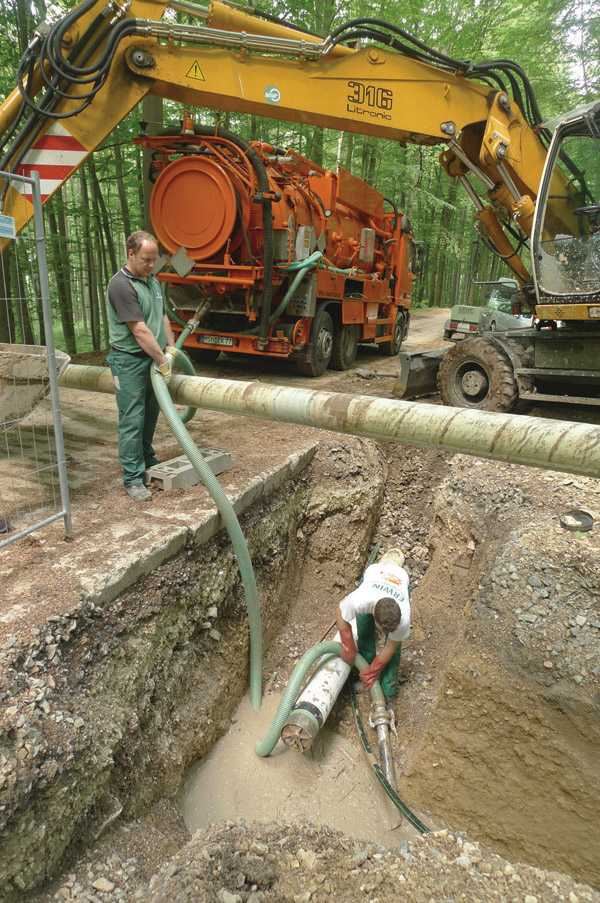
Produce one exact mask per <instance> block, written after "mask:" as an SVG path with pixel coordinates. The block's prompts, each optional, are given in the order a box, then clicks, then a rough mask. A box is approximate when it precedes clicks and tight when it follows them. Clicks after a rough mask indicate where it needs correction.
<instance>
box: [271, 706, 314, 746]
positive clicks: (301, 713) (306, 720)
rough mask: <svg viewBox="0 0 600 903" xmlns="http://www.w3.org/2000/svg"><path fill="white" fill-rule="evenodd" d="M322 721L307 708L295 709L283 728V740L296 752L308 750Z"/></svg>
mask: <svg viewBox="0 0 600 903" xmlns="http://www.w3.org/2000/svg"><path fill="white" fill-rule="evenodd" d="M321 724H322V721H321V723H319V720H318V719H317V718H316V717H315V716H314V715H313V714H312V713H311V712H308V711H306V710H305V709H295V710H294V711H293V712H290V715H289V718H288V719H287V721H286V722H285V724H284V725H283V728H282V729H281V740H282V742H283V743H285V745H286V746H287V747H288V749H292V750H294V752H301V753H303V752H306V751H307V750H309V749H310V748H311V746H312V743H313V740H314V739H315V737H316V736H317V734H318V733H319V730H320V729H321Z"/></svg>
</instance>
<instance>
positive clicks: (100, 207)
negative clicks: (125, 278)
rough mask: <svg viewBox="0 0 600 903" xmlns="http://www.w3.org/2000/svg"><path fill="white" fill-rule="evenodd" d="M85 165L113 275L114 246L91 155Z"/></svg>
mask: <svg viewBox="0 0 600 903" xmlns="http://www.w3.org/2000/svg"><path fill="white" fill-rule="evenodd" d="M87 163H88V170H89V174H90V183H91V186H92V196H93V199H94V213H95V216H96V220H97V222H98V230H100V229H101V230H102V232H103V233H104V237H105V240H106V249H107V251H108V256H109V259H110V268H111V271H112V272H113V273H116V272H117V269H118V263H117V256H116V254H115V244H114V241H113V237H112V232H111V229H110V224H109V222H108V213H107V210H106V204H105V203H104V198H103V197H102V192H101V191H100V183H99V182H98V173H97V171H96V164H95V162H94V156H93V154H92V155H90V156H89V157H88V161H87Z"/></svg>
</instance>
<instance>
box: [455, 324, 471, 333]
mask: <svg viewBox="0 0 600 903" xmlns="http://www.w3.org/2000/svg"><path fill="white" fill-rule="evenodd" d="M456 328H457V329H464V330H465V332H469V330H470V329H471V324H470V323H459V324H458V326H457V327H456Z"/></svg>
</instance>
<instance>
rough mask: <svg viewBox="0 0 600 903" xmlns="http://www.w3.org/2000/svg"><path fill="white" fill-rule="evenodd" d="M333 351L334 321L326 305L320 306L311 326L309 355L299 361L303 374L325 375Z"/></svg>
mask: <svg viewBox="0 0 600 903" xmlns="http://www.w3.org/2000/svg"><path fill="white" fill-rule="evenodd" d="M332 352H333V321H332V319H331V316H330V315H329V313H328V312H327V311H326V310H325V308H324V307H319V309H318V310H317V313H316V314H315V318H314V320H313V321H312V325H311V327H310V337H309V350H308V356H307V357H306V358H305V359H304V360H303V361H298V370H299V371H300V373H302V375H303V376H323V374H324V373H325V371H326V370H327V368H328V366H329V361H330V360H331V354H332Z"/></svg>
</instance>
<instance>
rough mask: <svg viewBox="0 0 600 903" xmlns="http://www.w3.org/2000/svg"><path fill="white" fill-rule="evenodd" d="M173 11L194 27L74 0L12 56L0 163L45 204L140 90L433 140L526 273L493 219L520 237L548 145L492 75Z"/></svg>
mask: <svg viewBox="0 0 600 903" xmlns="http://www.w3.org/2000/svg"><path fill="white" fill-rule="evenodd" d="M171 9H185V10H186V11H187V12H190V11H192V12H195V13H196V14H197V15H198V16H199V17H200V18H202V19H204V20H205V24H203V25H185V26H184V25H178V24H177V23H176V22H175V21H174V19H173V18H172V16H170V13H169V12H168V11H169V6H168V5H167V4H166V3H162V2H159V0H157V2H154V0H132V2H131V3H130V4H127V5H126V4H122V5H120V4H119V2H118V0H114V2H113V0H111V2H110V3H108V4H106V3H105V2H104V0H101V2H99V0H85V2H84V3H82V4H80V5H79V6H78V7H75V8H74V9H73V10H71V11H70V13H68V14H67V16H66V17H65V18H64V19H63V20H61V22H60V23H57V24H55V25H54V26H52V27H51V28H50V30H49V31H48V30H47V29H39V30H38V32H37V33H36V35H35V36H34V38H33V39H32V43H31V45H30V49H29V51H28V53H27V54H26V55H25V57H24V60H23V62H22V64H21V69H20V73H19V81H20V84H21V89H20V90H18V89H17V90H15V91H14V92H13V94H12V95H11V96H10V97H9V98H8V99H7V101H6V102H5V103H4V104H3V105H2V107H1V108H0V142H1V145H2V157H1V159H0V171H9V172H16V173H20V174H23V175H29V174H30V172H31V171H32V170H35V169H37V170H38V172H39V174H40V180H41V193H42V200H43V201H45V200H47V199H48V198H49V197H51V196H52V194H53V193H54V192H55V191H56V190H57V189H58V188H59V187H60V185H61V184H62V183H63V182H64V181H65V180H66V179H68V178H69V177H70V176H71V175H72V173H73V172H74V171H75V170H76V169H77V168H78V166H80V165H81V163H83V161H84V160H85V159H86V157H87V156H88V155H89V154H90V153H92V152H93V151H94V149H95V148H97V147H98V146H99V145H100V144H101V143H102V142H103V141H104V139H105V138H106V137H108V136H109V135H110V134H111V132H112V131H113V130H114V128H115V127H116V126H117V124H118V123H119V122H120V121H121V120H122V119H123V118H124V117H125V116H126V115H127V113H129V112H130V111H131V110H132V109H133V108H134V107H135V106H136V105H137V104H138V103H139V102H140V101H141V100H142V99H143V97H144V96H145V95H147V94H153V95H157V96H160V97H164V98H169V99H171V100H175V101H179V102H181V103H182V104H184V105H187V106H203V107H207V108H210V109H218V110H229V111H237V112H243V113H253V114H256V115H261V116H266V117H270V118H277V119H282V120H289V121H294V122H308V123H311V124H312V125H320V126H324V127H327V128H334V129H340V130H345V131H348V132H355V133H360V134H366V135H374V136H376V137H380V138H389V139H392V140H396V141H399V142H401V143H402V144H406V143H410V144H423V145H433V144H444V145H446V147H445V149H444V150H443V152H442V154H441V158H440V162H441V165H442V166H443V168H444V170H445V171H446V173H447V174H448V175H449V176H451V177H453V178H458V179H459V180H460V181H461V183H462V184H463V185H464V187H465V188H466V190H467V192H468V194H469V196H470V197H471V199H472V200H473V203H474V205H475V208H476V217H477V219H478V220H479V223H480V226H479V228H480V231H483V233H484V235H485V236H486V238H487V239H488V241H489V242H490V243H491V246H492V247H493V248H494V249H495V250H496V251H497V252H498V253H499V254H501V255H502V257H503V258H504V259H505V261H506V262H507V264H508V266H509V267H510V269H511V270H512V271H513V272H514V273H515V275H516V276H517V277H518V279H519V281H520V282H521V283H524V282H527V281H528V280H529V278H530V277H529V273H528V271H527V269H526V267H525V266H524V264H523V263H522V261H521V259H520V257H519V255H518V253H517V251H515V250H514V249H513V245H512V243H511V241H510V240H509V238H508V237H507V235H506V232H505V231H504V228H503V226H506V225H508V226H509V228H510V229H511V230H512V231H513V233H514V231H515V230H514V225H512V223H515V222H516V223H517V224H518V226H519V227H520V230H521V231H522V233H524V234H525V235H529V234H531V230H532V220H533V212H534V207H535V199H536V195H537V189H538V185H539V183H540V179H541V175H542V169H543V165H544V161H545V158H546V149H545V147H544V144H543V143H542V140H541V139H540V136H539V135H538V134H537V130H536V129H535V128H532V126H531V125H530V124H529V123H528V122H527V120H526V118H525V116H524V114H523V113H522V111H521V109H520V108H519V106H518V105H517V103H516V102H515V100H514V99H512V98H511V97H510V96H509V94H508V93H507V91H506V90H504V86H503V85H502V82H501V81H500V83H499V84H500V86H499V87H497V84H498V81H499V80H498V79H497V78H495V79H494V78H492V77H491V76H489V75H488V74H486V73H482V77H481V78H475V77H473V72H467V71H463V70H461V69H457V68H456V66H454V67H453V66H452V65H450V64H449V63H447V62H446V58H440V60H439V63H437V62H436V64H432V63H431V62H429V61H427V60H426V59H424V58H423V56H424V55H423V53H420V52H417V53H416V54H414V53H413V54H412V55H411V54H410V53H408V54H407V53H404V52H398V50H387V49H382V48H381V47H379V46H368V47H363V48H361V49H353V48H351V47H349V46H347V45H346V44H344V43H341V39H340V33H341V31H342V29H338V30H337V33H338V34H337V35H336V34H335V33H334V36H333V37H331V36H330V37H329V38H327V39H325V40H323V39H321V38H319V37H316V36H314V35H310V34H307V33H305V32H300V31H298V30H295V29H293V28H288V27H286V26H283V25H281V24H278V23H276V22H272V21H268V20H265V19H262V18H259V17H258V16H256V15H250V14H249V13H245V12H242V11H240V10H239V8H234V7H230V6H228V5H226V4H224V3H220V2H213V3H211V5H210V7H209V8H207V9H205V8H204V7H199V6H193V5H191V4H188V3H186V2H185V0H176V2H175V3H173V4H172V6H171ZM372 21H375V20H361V22H372ZM362 27H367V26H362ZM370 28H371V26H368V27H367V31H366V34H367V36H369V35H370ZM389 28H390V29H393V26H389ZM396 31H397V30H396ZM349 33H350V34H356V33H357V32H356V29H354V31H351V32H349ZM360 33H361V34H362V32H360ZM438 56H440V55H438ZM511 65H514V64H511ZM509 81H510V83H511V84H513V83H514V79H511V78H510V77H509ZM530 118H531V117H530ZM534 125H535V124H534ZM473 180H475V181H478V182H480V183H481V184H482V185H483V186H484V188H485V190H486V191H487V194H488V197H489V201H490V203H484V202H483V201H482V200H481V198H480V196H479V194H478V193H477V192H476V191H475V190H474V188H473V184H472V183H473ZM566 184H567V182H566V179H565V185H564V186H562V189H563V190H562V195H563V196H564V194H565V190H566V188H565V186H566ZM0 191H1V194H0V204H1V207H2V212H4V213H9V214H11V213H12V214H13V215H14V216H15V219H16V226H17V229H21V228H22V227H23V226H24V225H25V223H26V222H27V220H28V219H29V218H30V216H31V215H32V206H31V204H29V203H27V202H26V203H25V204H23V203H22V198H19V200H20V201H21V203H19V204H18V205H17V204H16V203H15V200H16V191H15V189H14V188H10V189H9V188H8V187H7V185H6V184H4V186H3V187H1V188H0ZM556 193H557V194H559V193H561V192H559V191H557V192H556Z"/></svg>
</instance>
